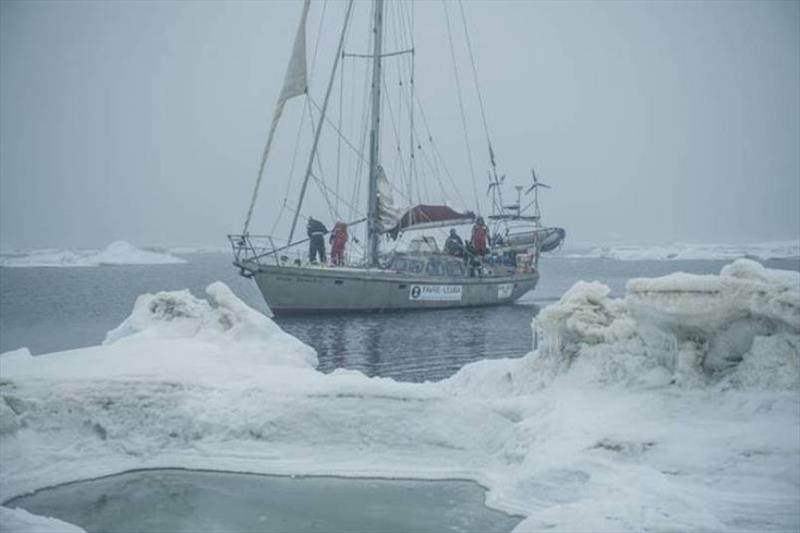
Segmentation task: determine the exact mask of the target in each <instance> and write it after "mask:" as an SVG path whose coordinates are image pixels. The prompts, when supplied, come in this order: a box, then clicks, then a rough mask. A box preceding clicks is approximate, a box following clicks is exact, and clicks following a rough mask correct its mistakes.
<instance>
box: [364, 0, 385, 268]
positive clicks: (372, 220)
mask: <svg viewBox="0 0 800 533" xmlns="http://www.w3.org/2000/svg"><path fill="white" fill-rule="evenodd" d="M372 31H373V32H374V33H375V35H374V39H373V46H372V126H371V129H370V132H369V187H368V194H369V199H368V204H367V205H368V209H367V240H368V245H367V264H368V265H369V266H377V264H378V239H379V236H380V223H379V221H378V167H379V163H378V155H379V152H378V150H379V142H380V123H381V81H382V78H381V53H382V49H383V0H375V18H374V27H373V30H372Z"/></svg>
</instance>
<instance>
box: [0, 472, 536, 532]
mask: <svg viewBox="0 0 800 533" xmlns="http://www.w3.org/2000/svg"><path fill="white" fill-rule="evenodd" d="M484 498H485V493H484V490H483V488H481V487H480V486H479V485H477V484H476V483H472V482H468V481H417V480H398V479H393V480H388V479H357V478H355V479H342V478H335V477H297V478H290V477H279V476H260V475H252V474H234V473H223V472H198V471H187V470H145V471H137V472H127V473H124V474H119V475H116V476H109V477H105V478H101V479H95V480H91V481H81V482H78V483H70V484H67V485H61V486H58V487H53V488H49V489H45V490H41V491H38V492H36V493H34V494H31V495H27V496H23V497H21V498H15V499H14V500H11V501H9V502H6V505H7V506H8V507H12V508H13V507H22V508H24V509H26V510H28V511H29V512H31V513H34V514H40V515H44V516H54V517H57V518H59V519H61V520H64V521H66V522H69V523H71V524H75V525H77V526H80V527H82V528H83V529H85V530H86V531H88V532H89V533H117V532H119V533H124V532H134V531H141V532H144V531H151V532H170V533H182V532H186V533H194V532H201V531H209V532H225V531H229V532H240V533H244V532H249V531H252V532H263V533H267V532H276V533H290V532H313V531H325V532H330V531H341V532H375V533H378V532H387V533H397V532H401V531H403V532H415V531H416V532H420V533H423V532H424V533H428V532H433V531H461V532H465V533H466V532H475V533H487V532H501V531H510V530H511V529H513V527H514V526H515V525H516V524H517V523H519V521H520V518H518V517H513V516H509V515H506V514H504V513H501V512H498V511H495V510H492V509H489V508H488V507H486V506H485V505H483V500H484Z"/></svg>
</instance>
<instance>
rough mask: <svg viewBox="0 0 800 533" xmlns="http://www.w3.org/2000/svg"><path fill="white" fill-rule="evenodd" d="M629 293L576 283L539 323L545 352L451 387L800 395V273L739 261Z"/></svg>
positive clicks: (469, 375)
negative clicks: (561, 383) (570, 386)
mask: <svg viewBox="0 0 800 533" xmlns="http://www.w3.org/2000/svg"><path fill="white" fill-rule="evenodd" d="M626 289H627V294H626V296H625V297H624V298H622V299H615V298H610V297H609V293H610V289H609V288H608V287H607V286H605V285H603V284H601V283H598V282H592V283H586V282H578V283H576V284H575V285H574V286H573V287H572V288H571V289H569V290H568V291H567V292H566V293H565V294H564V295H563V296H562V297H561V299H560V300H559V301H558V302H557V303H555V304H553V305H550V306H548V307H546V308H545V309H543V310H542V311H541V312H540V313H539V315H538V317H536V319H535V320H534V323H533V327H534V331H535V335H536V339H537V341H538V343H539V349H538V350H536V351H535V352H532V353H530V354H528V355H527V356H526V358H524V359H523V360H517V361H507V362H505V363H502V364H504V365H506V366H507V367H508V368H503V367H502V366H501V364H497V365H493V364H491V363H490V362H486V363H485V364H484V367H485V369H481V368H480V367H479V366H470V367H467V368H465V369H464V370H462V372H460V373H459V374H457V375H456V376H454V377H453V378H451V379H450V380H449V382H448V383H449V386H450V387H452V388H453V390H454V391H455V392H457V393H459V394H465V393H470V394H472V393H481V394H486V393H494V394H527V393H532V392H536V391H539V390H541V389H543V388H544V387H546V386H548V385H550V384H551V383H553V381H555V380H565V381H570V382H573V383H574V384H578V385H586V384H594V385H597V384H601V385H608V384H617V385H624V386H666V385H678V386H686V387H716V388H717V389H726V388H737V389H759V390H794V391H796V390H800V272H795V271H779V270H769V269H766V268H764V267H763V266H761V265H760V264H759V263H757V262H755V261H752V260H749V259H738V260H736V261H735V262H734V263H732V264H730V265H727V266H725V267H724V268H723V269H722V271H721V273H720V275H718V276H715V275H695V274H685V273H675V274H670V275H668V276H663V277H660V278H641V279H632V280H630V281H629V282H628V283H627V287H626ZM487 369H491V371H488V370H487ZM492 373H494V374H495V375H491V374H492ZM506 375H507V376H509V377H503V376H506ZM478 377H481V378H484V379H485V380H486V381H484V382H480V381H479V380H478ZM511 377H513V378H515V380H514V381H513V382H512V380H511Z"/></svg>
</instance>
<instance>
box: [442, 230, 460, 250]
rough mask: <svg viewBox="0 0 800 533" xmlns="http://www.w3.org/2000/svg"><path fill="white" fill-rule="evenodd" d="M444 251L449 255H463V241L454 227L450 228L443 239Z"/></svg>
mask: <svg viewBox="0 0 800 533" xmlns="http://www.w3.org/2000/svg"><path fill="white" fill-rule="evenodd" d="M444 251H445V252H446V253H448V254H450V255H454V256H456V257H461V256H463V255H464V241H462V240H461V237H459V236H458V233H456V230H455V228H452V229H450V235H449V236H448V237H447V240H446V241H444Z"/></svg>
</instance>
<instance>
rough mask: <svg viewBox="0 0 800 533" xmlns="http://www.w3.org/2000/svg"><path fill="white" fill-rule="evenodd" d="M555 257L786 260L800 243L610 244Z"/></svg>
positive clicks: (571, 249) (574, 248)
mask: <svg viewBox="0 0 800 533" xmlns="http://www.w3.org/2000/svg"><path fill="white" fill-rule="evenodd" d="M557 255H559V256H561V257H573V258H604V259H617V260H620V261H663V260H723V261H724V260H727V261H730V260H734V259H737V258H740V257H747V258H754V259H761V260H764V259H786V258H798V257H800V240H788V241H766V242H759V243H751V244H693V243H673V244H667V245H663V244H659V245H647V244H609V245H603V246H596V245H581V244H574V245H570V246H568V247H567V248H565V249H564V250H562V251H561V252H558V253H557Z"/></svg>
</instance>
